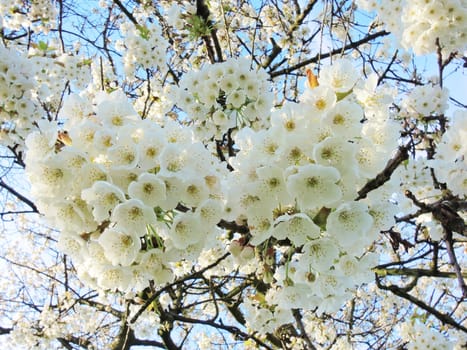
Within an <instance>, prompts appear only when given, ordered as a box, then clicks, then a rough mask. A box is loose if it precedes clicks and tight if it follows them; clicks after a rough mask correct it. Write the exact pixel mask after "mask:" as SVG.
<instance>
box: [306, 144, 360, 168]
mask: <svg viewBox="0 0 467 350" xmlns="http://www.w3.org/2000/svg"><path fill="white" fill-rule="evenodd" d="M355 154H356V148H355V144H354V143H351V142H348V141H347V140H346V139H345V138H342V137H340V136H335V137H328V138H326V139H325V140H324V141H322V142H320V143H318V144H316V145H315V147H313V158H314V159H315V161H316V162H317V163H318V164H321V165H327V166H332V167H335V168H337V169H338V170H339V172H340V173H341V174H346V173H356V171H357V162H356V159H355Z"/></svg>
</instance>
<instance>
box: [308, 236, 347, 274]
mask: <svg viewBox="0 0 467 350" xmlns="http://www.w3.org/2000/svg"><path fill="white" fill-rule="evenodd" d="M338 257H339V249H338V248H337V244H336V242H335V241H334V240H331V239H329V238H327V237H323V238H318V239H315V240H312V241H311V242H309V243H306V244H305V246H304V247H303V257H302V260H301V261H302V262H303V263H304V264H307V265H310V267H311V268H312V269H313V270H316V271H318V272H321V271H326V270H328V269H329V268H330V267H331V266H332V265H333V264H334V261H335V260H336V259H337V258H338Z"/></svg>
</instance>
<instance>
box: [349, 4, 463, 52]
mask: <svg viewBox="0 0 467 350" xmlns="http://www.w3.org/2000/svg"><path fill="white" fill-rule="evenodd" d="M357 4H358V6H359V7H360V8H362V9H364V10H366V11H376V12H377V14H378V18H379V19H380V20H381V21H382V22H383V23H384V24H385V25H386V27H387V28H388V29H389V30H390V31H391V32H393V33H394V34H395V35H396V36H397V37H398V39H399V40H400V43H401V45H402V47H404V48H405V49H413V51H414V53H416V54H417V55H423V54H428V53H433V52H437V46H436V40H439V44H440V47H441V48H442V49H443V52H445V53H447V54H449V53H450V52H454V51H458V50H460V51H461V52H462V51H463V50H465V49H466V48H467V40H466V34H465V33H466V32H467V1H465V0H441V1H440V0H415V1H405V0H396V1H378V0H359V1H357Z"/></svg>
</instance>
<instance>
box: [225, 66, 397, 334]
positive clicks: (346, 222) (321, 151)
mask: <svg viewBox="0 0 467 350" xmlns="http://www.w3.org/2000/svg"><path fill="white" fill-rule="evenodd" d="M319 84H320V85H319V86H318V87H315V88H313V89H309V90H307V91H306V93H305V94H304V95H303V96H302V99H301V102H300V103H286V104H285V105H284V106H283V107H282V108H281V109H278V110H275V111H273V113H272V115H271V127H270V128H268V129H266V130H258V131H254V130H252V129H250V128H243V129H242V130H240V131H239V132H238V133H237V135H236V137H235V142H236V145H238V147H239V149H240V150H239V152H238V153H237V154H236V156H235V157H234V158H231V159H230V163H231V165H232V166H233V168H234V169H235V170H234V171H233V172H231V173H230V174H229V184H231V186H230V189H228V192H227V202H226V209H228V216H227V219H230V220H236V221H237V222H241V221H244V222H247V224H248V226H249V228H250V233H251V239H250V241H249V242H248V244H247V245H245V249H247V248H248V245H252V246H254V247H256V250H257V251H258V254H259V255H260V256H262V258H263V259H262V265H261V268H260V269H259V270H258V271H257V273H258V275H259V276H262V278H263V280H264V281H265V283H271V288H270V289H269V291H268V292H267V293H266V295H265V298H266V302H267V303H269V305H275V306H277V307H278V308H276V312H279V311H278V310H281V309H288V308H304V309H314V308H318V312H334V311H336V310H337V309H338V308H339V307H340V306H341V305H342V303H343V302H344V301H345V300H346V298H347V297H348V296H349V290H351V289H352V288H353V287H354V286H355V285H358V284H360V283H362V282H364V281H366V280H367V279H368V278H370V279H371V275H370V274H368V271H369V267H370V266H371V265H372V264H374V263H375V261H374V256H373V255H372V254H370V253H368V252H367V248H368V247H369V246H370V245H371V243H372V242H373V241H374V240H376V239H377V237H378V236H377V235H378V233H379V231H380V230H383V229H387V228H389V227H390V226H391V225H393V224H394V218H393V215H394V214H395V206H394V205H393V204H391V202H389V200H388V199H389V197H384V196H376V197H370V198H368V199H367V200H365V201H355V198H357V197H358V194H357V191H358V190H359V189H360V187H361V186H363V185H364V184H365V183H366V181H367V180H368V179H369V178H372V177H373V176H375V175H376V174H377V173H378V172H379V171H381V170H382V169H383V168H384V165H385V162H386V161H387V160H388V159H389V158H390V154H391V151H392V149H393V148H394V146H395V142H396V139H397V134H394V133H393V134H392V135H393V136H394V137H393V138H391V137H388V136H387V135H391V132H389V131H387V130H391V129H395V130H397V129H398V125H397V123H396V122H394V121H392V120H391V119H390V117H389V112H388V104H387V102H383V101H388V99H386V98H383V97H382V96H379V95H380V94H381V92H380V91H379V90H378V89H377V88H376V85H372V84H371V83H370V84H366V83H365V82H359V78H358V73H357V71H356V70H355V69H354V68H353V67H352V66H351V65H350V62H349V61H347V60H336V62H334V64H333V66H331V67H326V68H324V69H323V70H322V72H321V75H320V79H319ZM370 87H371V88H370ZM353 90H356V91H359V94H358V95H356V94H355V93H354V92H353ZM363 91H366V94H365V93H363ZM369 94H372V95H373V96H374V98H373V99H371V100H372V101H380V104H379V109H380V112H379V113H376V112H375V110H376V106H375V104H373V106H372V108H370V110H371V111H372V112H371V113H368V116H367V115H366V111H365V105H363V104H362V103H361V101H360V100H359V99H358V96H361V97H365V98H368V95H369ZM377 128H380V130H381V131H380V133H382V134H383V133H386V135H385V137H382V138H381V139H379V140H375V141H374V139H373V138H371V137H370V135H371V134H374V130H375V129H377ZM385 128H387V129H385ZM396 132H397V131H396ZM376 134H378V133H376ZM226 215H227V214H226ZM237 251H238V248H236V249H235V250H234V252H237ZM237 254H238V253H237ZM281 261H282V263H281ZM258 317H259V316H258ZM258 322H259V321H258ZM255 325H257V322H255Z"/></svg>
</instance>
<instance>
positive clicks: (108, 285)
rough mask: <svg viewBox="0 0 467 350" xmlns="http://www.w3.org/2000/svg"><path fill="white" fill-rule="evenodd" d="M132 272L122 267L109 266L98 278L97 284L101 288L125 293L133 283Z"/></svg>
mask: <svg viewBox="0 0 467 350" xmlns="http://www.w3.org/2000/svg"><path fill="white" fill-rule="evenodd" d="M131 277H132V275H131V271H130V269H129V268H126V267H120V266H118V267H117V266H108V267H106V268H104V269H103V270H102V271H101V272H100V273H99V275H98V276H97V283H98V285H99V286H100V287H101V288H104V289H110V290H121V291H124V290H126V289H127V288H128V286H129V285H130V283H131Z"/></svg>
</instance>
